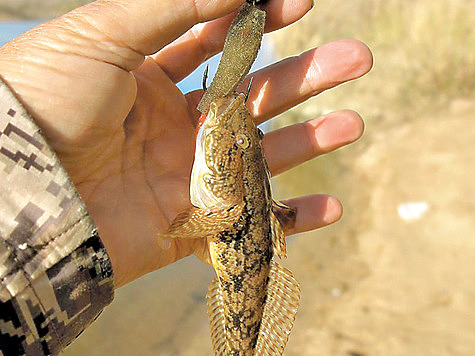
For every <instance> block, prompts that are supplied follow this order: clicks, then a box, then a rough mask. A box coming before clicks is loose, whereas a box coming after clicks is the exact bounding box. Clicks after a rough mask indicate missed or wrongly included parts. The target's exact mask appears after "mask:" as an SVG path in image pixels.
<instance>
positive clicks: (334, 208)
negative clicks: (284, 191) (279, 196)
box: [284, 194, 343, 236]
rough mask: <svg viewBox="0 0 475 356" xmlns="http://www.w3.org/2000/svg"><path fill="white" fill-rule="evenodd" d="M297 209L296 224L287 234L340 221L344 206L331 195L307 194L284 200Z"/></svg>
mask: <svg viewBox="0 0 475 356" xmlns="http://www.w3.org/2000/svg"><path fill="white" fill-rule="evenodd" d="M284 203H285V204H287V205H288V206H290V207H291V208H293V209H295V210H296V211H297V218H296V221H295V226H294V227H293V228H292V229H289V230H287V231H286V235H287V236H288V235H292V234H296V233H299V232H304V231H310V230H315V229H318V228H320V227H323V226H327V225H329V224H332V223H334V222H335V221H338V220H339V219H340V218H341V215H342V214H343V207H342V205H341V203H340V202H339V201H338V199H336V198H334V197H332V196H329V195H320V194H314V195H307V196H304V197H299V198H294V199H290V200H287V201H285V202H284Z"/></svg>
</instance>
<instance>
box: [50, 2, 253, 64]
mask: <svg viewBox="0 0 475 356" xmlns="http://www.w3.org/2000/svg"><path fill="white" fill-rule="evenodd" d="M243 2H244V1H243V0H137V1H130V0H99V1H95V2H93V3H90V4H88V5H85V6H83V7H81V8H78V9H76V10H74V11H72V12H70V13H68V14H66V15H65V16H64V17H63V18H60V19H58V20H57V22H58V24H60V25H61V26H65V27H67V28H68V29H69V30H70V31H71V32H72V33H73V34H74V35H75V36H74V37H77V34H78V33H79V34H80V35H81V37H83V38H84V37H85V38H86V40H87V41H93V42H94V43H95V46H92V47H93V49H92V50H91V49H90V51H92V53H87V54H86V55H87V56H88V57H92V58H94V59H97V60H100V61H104V62H107V63H110V64H114V65H116V66H118V67H120V68H123V69H126V70H128V71H130V70H134V69H136V68H137V67H138V66H139V65H140V64H141V63H142V61H143V58H144V56H145V55H150V54H152V53H155V52H157V51H158V50H160V49H161V48H163V47H164V46H166V45H167V44H168V43H170V42H172V41H173V40H175V39H176V38H178V37H179V36H180V35H182V34H183V33H185V32H186V31H187V30H188V29H190V28H191V27H192V26H193V25H195V24H197V23H200V22H205V21H210V20H213V19H215V18H218V17H221V16H224V15H226V14H228V13H230V12H232V11H233V10H235V9H236V8H237V7H238V6H240V5H241V4H242V3H243ZM87 48H91V46H87Z"/></svg>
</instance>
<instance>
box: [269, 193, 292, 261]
mask: <svg viewBox="0 0 475 356" xmlns="http://www.w3.org/2000/svg"><path fill="white" fill-rule="evenodd" d="M295 217H296V212H295V210H293V209H292V208H290V207H288V206H287V205H285V204H283V203H280V202H277V201H275V200H274V201H273V204H272V211H271V215H270V221H271V231H272V245H273V247H274V255H277V256H278V257H279V258H286V257H287V248H286V244H285V230H289V229H291V228H293V227H294V226H295Z"/></svg>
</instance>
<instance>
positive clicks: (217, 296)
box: [206, 279, 226, 356]
mask: <svg viewBox="0 0 475 356" xmlns="http://www.w3.org/2000/svg"><path fill="white" fill-rule="evenodd" d="M206 298H207V299H208V318H209V326H210V333H211V343H212V344H213V351H214V354H215V355H220V356H224V355H225V352H226V334H225V328H224V307H223V294H222V292H221V287H220V286H219V282H218V280H217V279H214V280H213V281H212V282H211V284H210V286H209V288H208V293H207V294H206Z"/></svg>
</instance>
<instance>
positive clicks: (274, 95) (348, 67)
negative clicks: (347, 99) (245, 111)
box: [239, 40, 373, 123]
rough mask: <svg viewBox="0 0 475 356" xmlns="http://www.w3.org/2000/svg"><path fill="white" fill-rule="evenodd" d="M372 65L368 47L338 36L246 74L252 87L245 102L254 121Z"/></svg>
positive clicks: (358, 73)
mask: <svg viewBox="0 0 475 356" xmlns="http://www.w3.org/2000/svg"><path fill="white" fill-rule="evenodd" d="M372 65H373V57H372V55H371V51H370V50H369V49H368V47H367V46H366V45H365V44H363V43H361V42H359V41H355V40H339V41H334V42H330V43H327V44H325V45H323V46H321V47H318V48H315V49H312V50H309V51H307V52H305V53H303V54H301V55H300V56H298V57H292V58H288V59H285V60H283V61H281V62H279V63H276V64H274V65H272V66H269V67H266V68H263V69H261V70H259V71H257V72H255V73H253V74H251V75H249V76H248V77H247V79H246V80H245V81H244V82H243V84H241V86H240V88H239V91H240V92H244V91H245V90H246V88H247V85H248V83H249V80H250V78H251V77H252V78H253V82H252V90H251V93H250V95H249V99H248V102H247V106H248V108H249V111H250V112H251V115H252V116H253V117H254V119H255V121H256V122H257V123H261V122H263V121H266V120H268V119H269V118H271V117H274V116H276V115H278V114H281V113H282V112H284V111H286V110H288V109H290V108H291V107H293V106H295V105H298V104H300V103H302V102H303V101H305V100H307V99H308V98H310V97H312V96H315V95H317V94H319V93H321V92H322V91H324V90H326V89H330V88H333V87H335V86H337V85H338V84H341V83H344V82H347V81H350V80H353V79H356V78H359V77H361V76H363V75H364V74H366V73H367V72H368V71H369V70H370V69H371V67H372Z"/></svg>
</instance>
